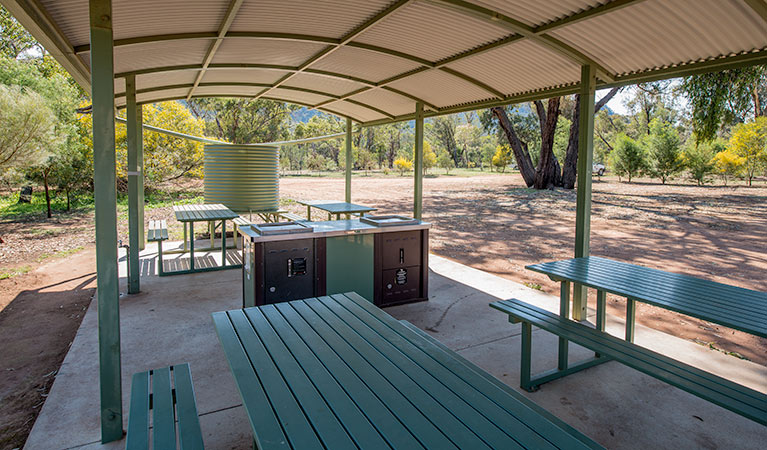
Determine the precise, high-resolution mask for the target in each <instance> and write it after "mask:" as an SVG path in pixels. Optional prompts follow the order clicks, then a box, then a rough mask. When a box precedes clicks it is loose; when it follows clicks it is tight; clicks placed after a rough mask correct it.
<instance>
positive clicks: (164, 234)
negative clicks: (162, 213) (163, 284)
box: [146, 220, 168, 276]
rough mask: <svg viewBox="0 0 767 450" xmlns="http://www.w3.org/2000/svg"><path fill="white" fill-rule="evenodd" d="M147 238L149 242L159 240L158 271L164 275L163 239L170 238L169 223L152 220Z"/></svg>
mask: <svg viewBox="0 0 767 450" xmlns="http://www.w3.org/2000/svg"><path fill="white" fill-rule="evenodd" d="M146 240H147V241H148V242H157V273H158V274H159V275H160V276H163V274H164V271H163V266H162V241H167V240H168V225H167V224H166V223H165V221H164V220H150V221H149V229H148V230H147V235H146Z"/></svg>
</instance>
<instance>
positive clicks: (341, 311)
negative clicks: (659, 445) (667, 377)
mask: <svg viewBox="0 0 767 450" xmlns="http://www.w3.org/2000/svg"><path fill="white" fill-rule="evenodd" d="M213 322H214V324H215V327H216V331H217V333H218V336H219V340H220V341H221V345H222V348H223V350H224V353H225V354H226V357H227V360H228V362H229V366H230V368H231V370H232V374H233V375H234V378H235V382H236V383H237V386H238V389H239V392H240V395H241V397H242V400H243V406H244V408H245V411H246V413H247V414H248V417H249V419H250V425H251V427H252V430H253V437H254V439H255V440H256V447H257V448H260V449H272V448H300V449H309V448H318V449H321V448H332V449H334V450H336V449H345V448H349V449H358V448H366V449H373V448H402V449H409V448H428V449H439V450H442V449H458V448H466V449H491V448H498V449H507V448H535V449H554V448H562V449H578V448H582V449H585V448H601V447H600V446H599V444H597V443H595V442H594V441H592V440H591V439H589V438H588V437H586V436H584V435H583V434H581V433H579V432H578V431H576V430H574V429H573V428H572V427H570V426H568V425H567V424H565V423H564V422H562V421H561V420H560V419H558V418H556V417H554V416H553V415H551V414H550V413H548V412H546V411H544V410H543V409H541V408H540V407H539V406H537V405H535V404H534V403H533V402H532V401H530V400H528V399H526V398H525V397H524V396H523V395H522V394H520V393H518V392H515V391H514V390H513V389H511V388H509V387H508V386H505V385H503V383H501V382H499V381H498V380H495V379H493V377H492V376H490V375H489V374H487V373H486V372H485V371H483V370H482V369H480V368H479V367H477V366H476V365H474V364H472V363H471V362H469V361H467V360H466V359H464V358H462V357H461V356H459V355H458V354H456V353H455V352H453V351H452V350H449V349H448V348H446V347H445V346H443V345H442V344H439V343H437V342H436V341H434V340H433V339H431V338H428V337H426V336H424V334H423V333H422V332H417V331H415V330H414V329H413V327H412V326H411V325H408V324H404V323H401V322H400V321H398V320H396V319H394V318H393V317H391V316H390V315H388V314H387V313H386V312H384V311H382V310H381V309H379V308H377V307H376V306H374V305H373V304H372V303H371V302H369V301H367V300H365V299H364V298H362V297H360V296H359V295H357V294H355V293H347V294H338V295H332V296H330V297H319V298H310V299H304V300H294V301H291V302H283V303H275V304H270V305H264V306H260V307H251V308H245V309H236V310H231V311H223V312H217V313H214V314H213Z"/></svg>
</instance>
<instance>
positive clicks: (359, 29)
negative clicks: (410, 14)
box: [254, 0, 414, 99]
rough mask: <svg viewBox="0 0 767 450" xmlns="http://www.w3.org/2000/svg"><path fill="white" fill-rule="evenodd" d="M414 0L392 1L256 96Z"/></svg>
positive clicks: (266, 92)
mask: <svg viewBox="0 0 767 450" xmlns="http://www.w3.org/2000/svg"><path fill="white" fill-rule="evenodd" d="M413 1H414V0H397V1H396V2H394V3H392V4H391V5H389V7H387V8H386V9H384V10H383V11H381V12H379V13H378V14H376V15H375V16H373V17H371V18H370V19H368V20H367V21H366V22H365V23H363V24H362V25H360V26H358V27H357V28H355V29H353V30H352V31H350V32H349V33H347V34H346V35H344V37H342V38H341V40H340V41H339V42H338V43H337V44H333V45H331V46H329V47H326V48H325V49H323V50H321V51H320V52H318V53H316V54H314V55H313V56H312V57H311V58H309V59H307V60H306V61H304V63H303V64H301V65H300V66H299V67H298V70H297V71H296V72H292V73H289V74H287V75H285V76H284V77H282V78H281V79H279V80H277V83H275V86H274V87H273V88H268V89H264V90H263V91H261V92H260V93H258V95H256V96H255V97H254V98H255V99H258V98H260V97H262V96H264V95H266V94H268V93H269V91H271V90H272V89H274V88H277V87H280V86H281V85H282V84H283V83H285V82H286V81H288V80H289V79H291V78H293V77H294V76H295V75H296V74H297V73H301V72H303V71H305V70H306V69H308V68H309V66H311V65H312V64H314V63H316V62H317V61H320V60H322V59H324V58H326V57H327V56H328V55H330V54H332V53H333V52H335V51H336V50H338V49H339V48H341V47H343V46H344V45H346V44H348V43H349V42H351V41H352V40H353V39H354V38H356V37H357V36H359V35H360V34H362V33H363V32H364V31H365V30H367V29H369V28H370V27H372V26H373V25H375V24H377V23H378V22H380V21H382V20H383V19H385V18H386V17H388V16H389V15H391V14H393V13H394V12H395V11H397V10H398V9H400V8H402V7H404V6H405V5H407V4H409V3H411V2H413Z"/></svg>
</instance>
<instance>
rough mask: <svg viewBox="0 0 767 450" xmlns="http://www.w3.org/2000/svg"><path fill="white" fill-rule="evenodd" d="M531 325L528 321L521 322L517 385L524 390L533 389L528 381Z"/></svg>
mask: <svg viewBox="0 0 767 450" xmlns="http://www.w3.org/2000/svg"><path fill="white" fill-rule="evenodd" d="M532 331H533V326H532V325H531V324H530V322H522V361H521V365H520V373H519V386H520V387H521V388H522V389H524V390H526V391H530V392H532V391H534V390H535V389H534V388H533V386H532V385H531V383H530V359H531V357H532V339H533V334H532Z"/></svg>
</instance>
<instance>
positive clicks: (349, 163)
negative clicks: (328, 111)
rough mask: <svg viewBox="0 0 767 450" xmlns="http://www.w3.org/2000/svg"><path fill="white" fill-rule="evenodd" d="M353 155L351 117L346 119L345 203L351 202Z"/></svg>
mask: <svg viewBox="0 0 767 450" xmlns="http://www.w3.org/2000/svg"><path fill="white" fill-rule="evenodd" d="M353 163H354V155H353V154H352V119H348V118H347V119H346V195H345V197H344V198H345V199H346V202H347V203H351V202H352V164H353Z"/></svg>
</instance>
